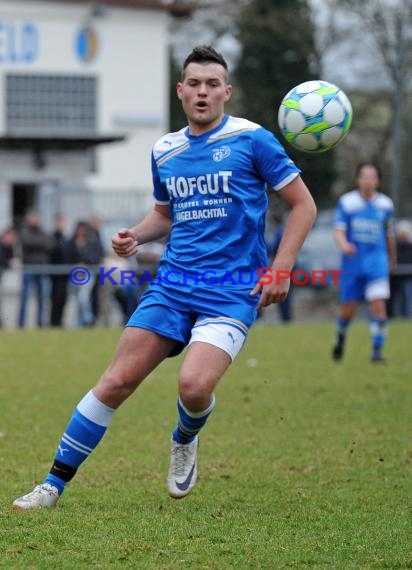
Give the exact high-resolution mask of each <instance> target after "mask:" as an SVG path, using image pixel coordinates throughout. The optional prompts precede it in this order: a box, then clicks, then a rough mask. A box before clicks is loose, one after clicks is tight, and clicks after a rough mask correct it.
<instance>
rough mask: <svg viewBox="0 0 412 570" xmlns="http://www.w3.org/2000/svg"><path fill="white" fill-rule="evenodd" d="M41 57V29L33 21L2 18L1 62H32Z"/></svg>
mask: <svg viewBox="0 0 412 570" xmlns="http://www.w3.org/2000/svg"><path fill="white" fill-rule="evenodd" d="M38 57H39V31H38V29H37V27H36V26H35V25H34V24H32V23H29V22H27V23H24V24H21V23H18V24H16V23H14V22H5V21H4V20H0V64H2V63H23V64H30V63H33V62H34V61H36V59H37V58H38Z"/></svg>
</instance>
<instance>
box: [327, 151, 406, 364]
mask: <svg viewBox="0 0 412 570" xmlns="http://www.w3.org/2000/svg"><path fill="white" fill-rule="evenodd" d="M380 181H381V173H380V169H379V168H378V166H376V165H375V164H372V163H368V162H365V163H361V164H360V165H359V166H358V168H357V172H356V182H357V187H358V188H357V189H356V190H352V191H351V192H348V193H346V194H344V195H343V196H342V197H341V198H340V199H339V201H338V205H337V208H336V213H335V220H334V225H335V237H336V241H337V243H338V245H339V247H340V249H341V250H342V270H343V272H342V273H341V276H340V283H339V285H340V302H341V307H340V313H339V316H338V318H337V321H336V343H335V345H334V347H333V351H332V357H333V359H334V360H336V361H337V360H341V359H342V357H343V352H344V347H345V341H346V334H347V330H348V326H349V324H350V322H351V320H352V318H353V316H354V314H355V311H356V308H357V304H358V302H359V301H362V300H364V299H366V301H367V302H368V303H369V307H370V335H371V341H372V354H371V361H372V362H375V363H384V362H385V359H384V357H383V356H382V348H383V346H384V343H385V338H386V326H387V325H386V321H387V319H386V299H389V296H390V291H389V272H390V270H391V269H392V268H394V266H395V264H396V244H395V234H394V227H393V203H392V200H391V199H390V198H388V196H385V195H384V194H382V193H381V192H378V188H379V184H380Z"/></svg>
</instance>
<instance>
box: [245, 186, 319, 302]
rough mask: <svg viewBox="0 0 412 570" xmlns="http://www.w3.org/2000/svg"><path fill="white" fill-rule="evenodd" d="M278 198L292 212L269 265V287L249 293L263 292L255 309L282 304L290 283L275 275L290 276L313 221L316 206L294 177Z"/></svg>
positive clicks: (257, 288)
mask: <svg viewBox="0 0 412 570" xmlns="http://www.w3.org/2000/svg"><path fill="white" fill-rule="evenodd" d="M281 196H282V198H283V199H284V200H285V202H286V203H287V204H288V206H289V207H290V208H291V212H290V214H289V217H288V221H287V224H286V227H285V232H284V234H283V238H282V241H281V243H280V245H279V249H278V252H277V254H276V257H275V259H274V261H273V265H272V276H274V278H273V279H272V281H271V283H269V284H267V285H262V284H258V285H257V286H256V287H255V289H254V290H253V291H252V294H256V293H258V292H259V291H262V295H261V298H260V301H259V305H258V308H260V307H266V306H268V305H270V304H272V303H281V302H282V301H284V300H285V298H286V296H287V294H288V291H289V287H290V279H288V278H282V279H276V275H281V273H280V272H284V275H286V274H290V272H291V271H292V268H293V266H294V264H295V262H296V258H297V256H298V253H299V251H300V249H301V247H302V245H303V242H304V241H305V238H306V236H307V235H308V233H309V231H310V229H311V228H312V226H313V224H314V221H315V219H316V205H315V202H314V200H313V198H312V195H311V193H310V192H309V190H308V188H307V186H306V184H305V183H304V182H303V180H302V178H301V177H300V176H297V177H296V178H294V179H293V180H292V182H290V183H289V184H287V185H286V186H285V187H284V188H283V189H282V190H281Z"/></svg>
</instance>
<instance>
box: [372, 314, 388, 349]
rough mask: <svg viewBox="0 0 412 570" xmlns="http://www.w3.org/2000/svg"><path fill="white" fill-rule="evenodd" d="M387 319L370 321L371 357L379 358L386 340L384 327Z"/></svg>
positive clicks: (385, 328)
mask: <svg viewBox="0 0 412 570" xmlns="http://www.w3.org/2000/svg"><path fill="white" fill-rule="evenodd" d="M386 323H387V319H377V318H375V317H372V318H371V321H370V334H371V340H372V356H374V357H379V356H381V352H382V347H383V345H384V344H385V340H386V333H387V327H386Z"/></svg>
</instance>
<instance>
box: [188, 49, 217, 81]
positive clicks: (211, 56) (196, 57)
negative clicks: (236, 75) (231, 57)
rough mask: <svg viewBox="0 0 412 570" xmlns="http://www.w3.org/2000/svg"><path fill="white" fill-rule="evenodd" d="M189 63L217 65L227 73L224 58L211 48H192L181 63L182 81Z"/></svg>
mask: <svg viewBox="0 0 412 570" xmlns="http://www.w3.org/2000/svg"><path fill="white" fill-rule="evenodd" d="M189 63H202V64H207V63H218V64H219V65H221V66H222V67H223V68H224V69H225V71H226V72H227V71H228V66H227V63H226V60H225V58H224V57H223V55H222V54H221V53H219V52H218V51H216V50H215V49H214V48H212V46H206V45H201V46H196V47H195V48H193V50H192V51H191V52H190V53H189V55H188V56H187V58H186V59H185V61H184V62H183V67H182V79H184V76H185V71H186V67H187V66H188V65H189Z"/></svg>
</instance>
